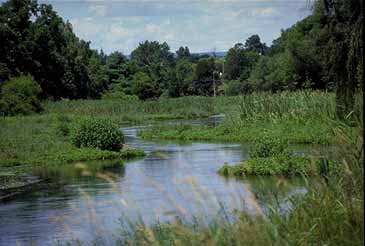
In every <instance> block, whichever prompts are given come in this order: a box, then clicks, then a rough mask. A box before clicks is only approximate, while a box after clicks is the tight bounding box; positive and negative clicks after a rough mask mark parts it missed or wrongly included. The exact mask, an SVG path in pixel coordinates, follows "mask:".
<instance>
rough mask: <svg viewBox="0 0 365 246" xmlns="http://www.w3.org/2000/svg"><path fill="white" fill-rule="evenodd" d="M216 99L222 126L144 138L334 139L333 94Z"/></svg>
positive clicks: (161, 131) (179, 128)
mask: <svg viewBox="0 0 365 246" xmlns="http://www.w3.org/2000/svg"><path fill="white" fill-rule="evenodd" d="M213 100H215V101H216V103H217V104H218V105H220V107H219V108H217V110H216V111H217V112H220V113H224V114H225V115H226V119H225V121H224V122H223V123H222V124H221V125H219V126H214V127H207V126H198V127H197V126H195V127H190V126H189V127H186V126H184V125H176V126H175V127H172V126H171V125H168V126H164V125H159V126H155V127H154V128H152V129H147V130H145V131H144V132H143V133H142V134H141V135H142V136H143V137H144V138H163V139H181V140H223V141H253V140H254V139H255V138H257V137H260V136H261V135H269V136H270V137H271V138H280V139H283V140H284V141H288V142H295V143H328V142H330V141H331V140H332V137H333V134H332V130H331V128H332V126H331V124H329V123H328V120H327V119H328V118H330V119H335V97H334V94H333V93H326V92H319V91H297V92H282V93H277V94H272V93H254V94H250V95H244V96H238V97H231V98H229V99H222V98H215V99H213ZM221 110H224V111H221Z"/></svg>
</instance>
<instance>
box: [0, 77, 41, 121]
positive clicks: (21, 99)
mask: <svg viewBox="0 0 365 246" xmlns="http://www.w3.org/2000/svg"><path fill="white" fill-rule="evenodd" d="M41 92H42V90H41V88H40V86H39V85H38V84H37V83H36V82H35V81H34V80H33V78H32V77H31V76H30V75H27V76H25V75H21V76H19V77H16V78H11V79H10V80H9V81H7V82H5V83H4V85H3V86H2V87H1V91H0V111H1V112H2V113H3V114H5V115H16V114H30V113H32V112H40V111H41V109H42V107H41V104H40V101H39V98H38V96H39V94H40V93H41Z"/></svg>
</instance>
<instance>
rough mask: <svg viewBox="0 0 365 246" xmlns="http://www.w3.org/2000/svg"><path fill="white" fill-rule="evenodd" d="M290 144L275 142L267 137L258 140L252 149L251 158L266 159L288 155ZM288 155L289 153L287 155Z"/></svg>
mask: <svg viewBox="0 0 365 246" xmlns="http://www.w3.org/2000/svg"><path fill="white" fill-rule="evenodd" d="M287 147H288V144H286V143H284V142H283V141H279V140H275V139H274V138H270V137H268V136H266V135H264V136H263V137H260V138H257V139H256V140H255V144H254V146H253V148H251V149H250V157H251V158H265V157H272V156H277V155H281V154H285V153H287V152H288V151H287ZM287 154H288V153H287Z"/></svg>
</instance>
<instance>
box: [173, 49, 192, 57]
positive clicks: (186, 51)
mask: <svg viewBox="0 0 365 246" xmlns="http://www.w3.org/2000/svg"><path fill="white" fill-rule="evenodd" d="M176 56H177V59H184V58H185V59H190V57H191V55H190V51H189V48H188V47H187V46H185V47H183V46H181V47H180V48H179V49H178V50H177V51H176Z"/></svg>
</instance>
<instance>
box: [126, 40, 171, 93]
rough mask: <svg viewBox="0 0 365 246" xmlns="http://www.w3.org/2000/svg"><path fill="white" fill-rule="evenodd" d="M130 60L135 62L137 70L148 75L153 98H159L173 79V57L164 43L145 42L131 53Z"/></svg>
mask: <svg viewBox="0 0 365 246" xmlns="http://www.w3.org/2000/svg"><path fill="white" fill-rule="evenodd" d="M131 60H132V61H134V62H136V64H137V65H138V66H139V68H140V69H139V70H140V71H143V72H144V73H146V74H148V76H149V77H150V78H151V79H152V81H153V86H152V87H153V88H154V90H155V91H154V93H153V95H154V96H159V95H161V94H162V92H163V91H164V90H166V89H167V87H168V82H169V81H170V80H171V79H173V72H174V71H173V66H174V57H173V54H172V53H171V52H170V48H169V46H168V45H167V43H166V42H164V43H162V44H160V43H158V42H156V41H151V42H150V41H148V40H147V41H145V42H144V43H140V44H139V46H138V47H137V48H136V49H135V50H134V51H133V52H132V54H131Z"/></svg>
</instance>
